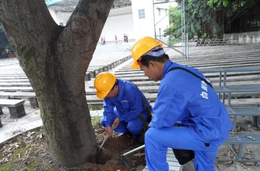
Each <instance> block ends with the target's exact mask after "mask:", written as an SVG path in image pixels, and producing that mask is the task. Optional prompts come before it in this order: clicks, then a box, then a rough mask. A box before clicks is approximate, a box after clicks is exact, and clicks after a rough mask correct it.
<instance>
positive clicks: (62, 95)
mask: <svg viewBox="0 0 260 171" xmlns="http://www.w3.org/2000/svg"><path fill="white" fill-rule="evenodd" d="M112 3H113V0H80V1H79V3H78V5H77V7H76V9H75V11H74V12H73V13H72V15H71V17H70V19H69V21H68V22H67V25H66V27H60V26H58V25H57V24H56V23H55V22H54V20H53V19H52V17H51V15H50V13H49V11H48V9H47V7H46V4H45V1H44V0H22V1H21V0H1V1H0V21H1V22H2V24H3V26H4V29H5V33H6V35H7V37H8V40H9V42H10V44H11V46H12V48H13V49H14V50H15V52H16V56H17V57H18V60H19V63H20V66H21V67H22V69H23V70H24V72H25V74H26V75H27V77H28V78H29V80H30V83H31V85H32V87H33V89H34V91H35V93H36V96H37V99H38V102H39V107H40V111H41V117H42V120H43V125H44V129H45V131H46V135H47V140H48V146H49V148H50V150H51V152H52V155H53V159H54V160H56V161H57V162H58V163H60V164H61V165H66V166H74V165H77V164H80V163H83V162H84V161H86V160H90V158H91V157H93V156H95V155H96V154H95V153H96V146H97V144H96V140H95V134H94V130H93V128H92V125H91V118H90V115H89V110H88V106H87V101H86V96H85V84H84V77H85V74H86V71H87V68H88V65H89V63H90V60H91V58H92V55H93V53H94V51H95V48H96V45H97V42H98V39H99V36H100V34H101V31H102V28H103V26H104V23H105V21H106V19H107V16H108V13H109V10H110V8H111V6H112Z"/></svg>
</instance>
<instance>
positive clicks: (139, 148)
mask: <svg viewBox="0 0 260 171" xmlns="http://www.w3.org/2000/svg"><path fill="white" fill-rule="evenodd" d="M144 147H145V145H141V146H140V147H137V148H135V149H133V150H130V151H128V152H126V153H124V154H122V155H121V156H127V155H128V154H131V153H133V152H135V151H137V150H141V149H143V148H144Z"/></svg>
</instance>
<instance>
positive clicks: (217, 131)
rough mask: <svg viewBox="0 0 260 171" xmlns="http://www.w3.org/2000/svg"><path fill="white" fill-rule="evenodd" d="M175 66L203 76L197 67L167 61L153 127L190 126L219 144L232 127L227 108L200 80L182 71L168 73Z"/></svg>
mask: <svg viewBox="0 0 260 171" xmlns="http://www.w3.org/2000/svg"><path fill="white" fill-rule="evenodd" d="M173 67H183V68H186V69H188V70H190V71H192V72H194V73H196V74H197V75H199V76H200V77H202V78H204V79H205V77H204V76H203V74H202V73H201V72H199V71H198V70H197V69H194V68H191V67H189V66H184V65H180V64H177V63H173V62H172V61H170V60H169V61H168V62H167V63H166V64H165V66H164V71H163V79H162V80H161V83H160V87H159V91H158V96H157V99H156V102H155V105H154V109H153V112H154V115H153V119H152V121H151V123H150V124H149V126H150V127H155V128H164V127H173V126H174V125H175V123H179V124H182V125H187V126H188V128H189V130H190V131H191V132H192V133H194V134H195V136H196V137H197V138H198V139H200V140H201V141H203V142H205V143H211V142H212V143H215V144H216V145H220V144H221V143H223V141H224V140H225V139H226V137H227V136H228V135H229V133H230V130H231V128H232V123H231V121H230V118H229V115H228V112H227V110H226V109H225V107H224V105H223V104H222V103H221V101H220V100H219V97H218V96H217V94H216V92H215V91H214V89H212V88H211V87H210V86H209V85H207V84H206V83H205V82H204V81H202V80H201V79H199V78H197V77H195V76H193V75H191V74H190V73H188V72H186V71H183V70H179V69H178V70H174V71H170V72H168V71H169V70H170V69H171V68H173Z"/></svg>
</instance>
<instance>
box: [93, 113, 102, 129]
mask: <svg viewBox="0 0 260 171" xmlns="http://www.w3.org/2000/svg"><path fill="white" fill-rule="evenodd" d="M101 117H102V116H91V123H92V127H93V128H94V129H95V128H97V127H98V126H99V124H100V119H101Z"/></svg>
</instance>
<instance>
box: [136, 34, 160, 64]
mask: <svg viewBox="0 0 260 171" xmlns="http://www.w3.org/2000/svg"><path fill="white" fill-rule="evenodd" d="M157 46H161V47H162V44H161V43H160V42H158V41H157V40H155V39H154V38H152V37H144V38H142V39H140V40H138V41H137V42H136V43H135V44H134V45H133V46H132V48H131V53H132V58H133V64H132V66H131V69H136V68H139V64H138V59H139V58H140V57H141V56H143V55H144V54H146V53H147V52H149V51H150V50H152V49H153V48H155V47H157Z"/></svg>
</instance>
